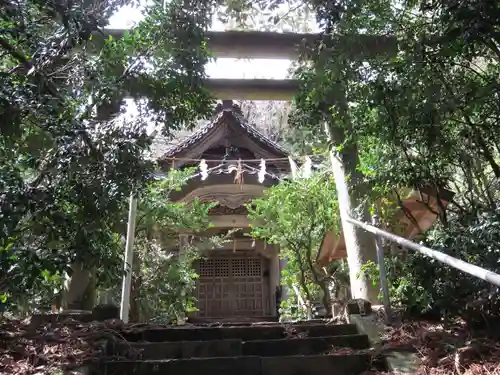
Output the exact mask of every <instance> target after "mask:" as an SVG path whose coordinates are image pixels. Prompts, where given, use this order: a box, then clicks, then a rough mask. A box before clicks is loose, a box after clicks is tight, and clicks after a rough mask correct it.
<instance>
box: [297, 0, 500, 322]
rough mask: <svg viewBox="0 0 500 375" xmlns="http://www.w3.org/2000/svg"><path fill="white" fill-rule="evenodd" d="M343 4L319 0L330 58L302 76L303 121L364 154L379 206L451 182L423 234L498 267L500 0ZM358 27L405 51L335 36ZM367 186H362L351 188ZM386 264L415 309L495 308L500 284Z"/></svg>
mask: <svg viewBox="0 0 500 375" xmlns="http://www.w3.org/2000/svg"><path fill="white" fill-rule="evenodd" d="M338 5H339V6H338V7H336V8H335V9H333V8H332V7H331V2H317V3H316V10H317V15H318V21H319V22H320V24H321V25H322V26H323V29H324V31H325V32H326V33H327V34H329V36H330V37H331V40H330V41H331V42H332V43H330V44H329V43H328V42H327V43H326V44H325V46H324V47H323V48H326V49H327V50H329V51H331V53H330V56H331V58H326V57H325V56H327V55H322V54H321V53H318V58H317V59H316V60H315V61H314V64H312V65H311V64H304V65H303V67H302V68H301V69H300V70H299V71H298V72H297V76H298V78H299V79H301V80H302V91H301V93H300V94H299V96H298V97H297V101H296V103H297V111H296V113H295V115H294V116H293V119H294V121H295V124H296V126H299V127H308V128H311V127H312V128H313V129H316V132H317V133H316V136H317V137H319V138H320V137H322V134H321V133H320V131H321V130H322V128H323V124H324V123H325V122H326V123H327V124H330V125H329V127H330V139H329V141H330V142H332V145H333V146H334V147H335V148H336V149H337V150H338V151H339V152H341V153H342V152H344V151H345V150H348V149H350V150H351V151H352V150H354V153H355V154H357V157H358V161H357V165H358V166H357V170H358V171H361V172H362V173H363V178H362V179H358V181H360V184H361V185H365V187H364V188H361V189H362V191H364V192H365V193H367V195H366V198H370V199H371V201H372V202H376V200H377V199H378V198H379V197H380V196H388V195H390V194H394V192H398V191H399V190H400V189H405V188H413V189H416V190H418V189H420V188H421V187H424V186H425V187H427V188H430V189H432V190H433V191H434V194H435V195H436V196H437V197H439V198H441V193H442V191H443V189H450V190H452V191H453V192H454V193H455V197H454V198H453V200H452V201H451V202H449V204H448V207H446V208H445V207H444V205H438V208H437V211H436V212H435V213H436V215H437V217H438V219H439V220H438V221H439V222H438V224H437V226H436V227H435V228H433V229H432V230H430V231H429V232H428V233H426V234H425V236H423V238H422V240H423V241H424V242H425V243H426V244H428V245H429V246H431V247H433V248H435V249H437V250H441V251H444V252H446V253H449V254H452V255H454V256H457V257H458V258H461V259H464V260H466V261H469V262H471V263H474V264H477V265H480V266H483V267H486V268H488V269H491V270H493V271H499V270H500V269H499V267H498V256H499V251H500V248H499V247H498V235H499V232H498V201H499V198H500V197H499V195H498V178H499V173H498V172H499V161H500V159H499V151H500V148H499V144H500V138H499V137H500V133H499V132H498V126H499V124H498V118H499V117H498V115H499V113H500V112H499V107H498V98H497V96H498V88H499V83H500V81H499V75H498V73H499V71H498V69H499V64H498V63H499V59H498V56H499V54H498V40H497V39H495V38H496V37H495V35H496V33H497V32H498V31H497V27H498V26H497V24H495V22H496V19H497V17H498V15H499V14H500V8H499V6H498V5H497V4H493V3H488V4H486V3H485V4H483V5H481V6H479V3H477V2H458V1H457V2H453V1H452V2H449V1H447V2H439V1H438V2H432V3H430V2H426V1H413V2H405V3H403V6H402V7H396V8H395V7H392V6H391V3H390V2H384V1H374V0H366V1H346V2H342V4H340V3H339V4H338ZM485 14H488V17H486V16H485ZM358 33H373V34H389V35H394V36H396V37H397V39H398V44H399V46H398V47H399V48H398V51H397V52H396V51H395V52H394V53H393V54H391V55H389V56H387V57H384V56H382V57H380V56H377V58H375V57H373V58H366V59H364V60H365V61H358V60H356V59H353V58H351V57H350V56H349V54H350V51H349V50H343V49H342V46H343V45H344V44H341V43H340V48H339V43H338V41H339V40H341V39H339V37H343V38H347V40H349V39H353V38H354V37H355V35H356V34H358ZM353 40H354V39H353ZM336 41H337V43H336V44H333V42H336ZM352 45H354V43H353V44H352ZM332 46H335V48H333V47H332ZM333 51H335V53H333ZM322 56H323V57H322ZM323 137H324V136H323ZM323 143H324V142H323ZM366 184H368V185H369V186H370V188H369V189H366ZM359 189H360V188H357V187H356V186H354V187H353V191H354V193H355V192H356V190H357V191H360V190H359ZM394 203H398V202H397V201H395V202H394ZM385 219H386V220H387V221H389V220H390V218H389V217H385ZM389 269H390V270H391V272H390V280H391V282H392V283H393V285H392V287H393V289H392V290H393V291H394V292H395V297H396V298H397V300H398V301H400V302H403V303H404V304H405V305H409V306H410V307H412V309H413V311H420V312H422V311H425V310H428V309H433V310H435V311H439V314H445V315H447V316H457V315H458V316H462V317H467V318H469V317H470V316H471V315H474V317H475V318H477V317H478V316H481V315H482V314H486V315H487V314H498V309H496V303H497V300H496V297H494V296H495V295H497V293H496V292H497V288H496V287H490V286H489V285H488V284H487V283H485V282H482V281H478V280H475V279H472V278H471V277H469V276H467V275H464V274H463V273H460V272H458V271H455V270H452V269H450V268H449V267H447V266H443V265H442V264H438V263H436V262H433V261H431V260H429V259H428V258H423V257H422V256H420V255H418V254H409V255H408V256H407V257H403V256H398V257H395V259H392V260H390V264H389ZM409 270H411V272H410V271H409ZM457 285H459V286H460V287H458V289H460V293H457ZM462 291H463V293H462ZM472 301H474V302H472ZM473 310H474V311H473ZM439 314H438V315H439Z"/></svg>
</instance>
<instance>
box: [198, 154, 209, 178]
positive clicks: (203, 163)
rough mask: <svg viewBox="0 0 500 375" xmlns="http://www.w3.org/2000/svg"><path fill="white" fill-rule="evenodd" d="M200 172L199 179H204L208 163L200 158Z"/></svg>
mask: <svg viewBox="0 0 500 375" xmlns="http://www.w3.org/2000/svg"><path fill="white" fill-rule="evenodd" d="M200 173H201V180H202V181H205V180H206V179H207V178H208V165H207V162H206V161H205V159H201V161H200Z"/></svg>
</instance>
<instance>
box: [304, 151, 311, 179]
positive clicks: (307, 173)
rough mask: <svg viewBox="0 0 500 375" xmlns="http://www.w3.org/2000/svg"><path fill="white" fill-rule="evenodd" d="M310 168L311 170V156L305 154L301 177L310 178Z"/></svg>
mask: <svg viewBox="0 0 500 375" xmlns="http://www.w3.org/2000/svg"><path fill="white" fill-rule="evenodd" d="M311 170H312V161H311V158H310V157H309V156H306V157H305V162H304V172H303V173H302V177H304V178H310V177H311Z"/></svg>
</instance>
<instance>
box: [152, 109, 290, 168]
mask: <svg viewBox="0 0 500 375" xmlns="http://www.w3.org/2000/svg"><path fill="white" fill-rule="evenodd" d="M224 126H227V127H230V128H232V129H233V130H239V131H238V133H239V134H241V130H243V131H244V132H245V134H246V136H247V137H248V138H250V139H252V141H254V142H256V143H257V144H259V145H260V147H262V148H265V149H266V150H267V151H268V152H270V153H272V154H273V155H275V156H276V157H287V156H288V152H287V151H286V149H285V148H283V147H282V146H281V145H279V144H278V143H276V142H274V141H272V140H271V139H270V138H269V137H267V136H266V135H265V134H264V133H262V132H261V131H260V130H258V129H257V127H256V126H255V125H253V124H250V123H249V122H248V121H247V120H246V119H245V117H244V115H243V113H242V111H241V109H240V107H239V106H238V105H237V104H234V103H232V101H224V102H223V104H219V105H218V106H217V110H216V114H215V116H214V117H213V118H212V119H211V120H210V121H208V122H207V123H206V124H204V125H201V126H200V127H198V128H197V129H196V130H195V131H194V132H192V133H191V134H186V132H184V134H183V135H184V138H183V139H182V140H180V141H178V142H177V143H176V144H170V145H166V148H164V149H163V150H162V151H161V155H158V156H159V159H160V160H161V159H167V158H172V157H176V156H183V154H185V153H186V152H187V151H188V150H190V149H191V148H193V147H195V146H196V145H199V144H201V143H203V142H204V140H205V139H206V138H208V137H209V136H210V135H211V134H213V133H214V132H215V131H217V129H218V128H219V127H224Z"/></svg>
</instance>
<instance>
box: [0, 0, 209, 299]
mask: <svg viewBox="0 0 500 375" xmlns="http://www.w3.org/2000/svg"><path fill="white" fill-rule="evenodd" d="M126 3H127V2H125V1H121V0H120V1H99V2H94V1H85V2H72V1H58V2H43V1H42V2H40V1H22V2H18V1H4V2H2V6H1V10H0V66H1V72H0V117H1V120H0V121H1V129H2V131H1V135H0V143H1V147H0V155H1V158H0V176H1V177H0V178H1V181H0V191H1V195H0V196H1V216H0V221H1V228H2V232H1V233H0V248H1V252H0V270H1V271H0V274H1V279H0V294H1V295H2V299H3V300H5V299H6V298H7V297H9V300H10V303H17V302H18V300H19V298H21V297H23V298H24V297H25V296H26V293H28V291H30V290H36V289H34V286H35V285H36V283H40V282H42V280H43V279H44V277H45V278H49V279H50V278H51V277H52V276H53V275H60V276H61V275H63V273H64V272H68V273H69V275H70V276H71V274H72V272H73V271H74V268H72V267H70V265H71V264H73V265H75V264H76V263H78V264H80V265H81V264H84V265H85V268H87V269H88V270H89V271H91V273H93V272H95V268H96V267H97V268H99V267H107V269H116V267H117V265H118V264H119V263H118V262H119V258H118V257H117V250H118V247H119V245H120V241H119V236H118V235H117V233H120V231H121V230H122V229H123V225H124V219H125V218H126V215H123V212H124V208H125V207H124V205H126V201H127V197H128V195H129V194H130V192H131V191H132V190H138V189H139V190H140V189H141V187H142V186H144V184H145V183H146V181H147V180H148V179H149V178H150V176H151V173H152V171H153V170H154V165H153V164H152V162H151V161H150V160H148V159H147V158H146V157H145V151H146V150H147V149H148V147H149V144H150V141H151V140H150V137H149V136H148V132H147V128H148V126H149V127H151V125H155V124H157V125H160V126H161V128H160V130H161V132H163V133H164V134H166V135H168V134H170V132H171V131H172V130H173V129H176V128H178V127H179V126H181V125H183V124H187V125H189V124H193V123H194V121H195V120H196V119H198V118H199V117H204V116H205V115H207V114H208V113H209V112H210V111H211V98H210V97H209V95H208V94H207V92H206V91H205V90H204V89H203V87H202V81H203V79H204V65H205V63H206V62H207V61H208V57H207V52H206V51H205V48H204V42H203V39H204V38H203V31H204V30H205V29H206V28H207V27H208V25H209V23H210V16H209V15H210V13H211V10H210V7H207V5H208V4H205V2H203V7H202V8H200V4H199V3H198V2H192V3H191V4H190V5H189V6H186V4H184V2H182V1H175V0H174V1H170V2H168V4H167V5H166V6H165V7H163V6H162V5H161V4H159V3H154V4H153V5H152V6H151V7H150V8H148V9H147V10H146V14H145V19H144V21H143V22H141V23H140V24H139V25H138V26H137V27H136V28H134V29H133V30H132V31H130V32H129V33H126V35H125V37H124V38H121V39H119V40H115V39H113V38H109V39H106V40H104V41H103V40H102V37H100V36H101V31H102V27H103V26H105V25H106V24H107V20H108V18H109V15H110V14H111V13H112V12H113V11H115V10H116V9H117V8H118V7H120V6H123V5H125V4H126ZM95 45H98V46H100V47H101V48H100V49H96V48H95ZM131 85H132V86H134V87H135V88H136V89H135V91H134V92H135V93H136V95H137V96H139V97H143V96H147V100H142V101H141V102H140V103H141V105H140V106H139V112H140V113H141V114H142V115H141V116H139V117H138V118H136V119H134V120H130V121H123V120H121V119H120V118H119V117H115V116H114V112H116V111H119V110H120V101H121V99H120V97H121V96H122V95H123V94H125V93H127V92H128V91H129V88H130V87H131ZM96 110H97V112H96ZM145 112H147V116H145V115H144V113H145ZM75 267H76V266H75ZM18 297H19V298H18Z"/></svg>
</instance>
